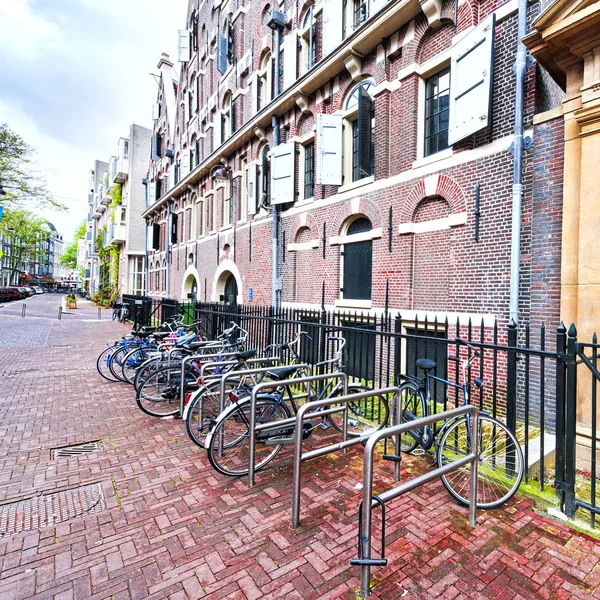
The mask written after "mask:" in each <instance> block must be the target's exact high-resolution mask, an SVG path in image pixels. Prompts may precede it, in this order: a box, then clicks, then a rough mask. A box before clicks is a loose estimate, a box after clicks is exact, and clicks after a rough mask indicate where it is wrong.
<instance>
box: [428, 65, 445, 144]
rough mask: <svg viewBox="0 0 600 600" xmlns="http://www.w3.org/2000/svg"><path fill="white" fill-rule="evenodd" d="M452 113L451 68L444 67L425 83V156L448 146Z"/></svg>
mask: <svg viewBox="0 0 600 600" xmlns="http://www.w3.org/2000/svg"><path fill="white" fill-rule="evenodd" d="M449 115H450V69H444V70H443V71H440V72H439V73H436V74H435V75H434V76H433V77H430V78H429V79H428V80H427V81H426V83H425V156H429V155H430V154H435V153H436V152H439V151H440V150H444V149H445V148H447V147H448V120H449Z"/></svg>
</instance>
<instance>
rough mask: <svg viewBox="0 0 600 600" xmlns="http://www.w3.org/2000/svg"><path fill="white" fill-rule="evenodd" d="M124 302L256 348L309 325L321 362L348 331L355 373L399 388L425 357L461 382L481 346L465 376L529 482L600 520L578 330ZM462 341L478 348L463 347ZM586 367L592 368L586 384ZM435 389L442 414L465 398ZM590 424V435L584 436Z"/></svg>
mask: <svg viewBox="0 0 600 600" xmlns="http://www.w3.org/2000/svg"><path fill="white" fill-rule="evenodd" d="M123 302H125V303H127V304H128V306H129V307H130V310H129V314H130V315H131V318H132V320H133V321H134V324H135V326H140V325H144V324H150V323H155V324H156V323H161V322H164V321H165V320H166V319H167V318H169V317H170V316H172V315H173V314H175V313H180V314H183V315H184V318H185V322H186V323H187V324H192V323H193V324H194V326H195V327H196V330H197V332H198V333H200V334H201V335H202V336H203V337H206V338H209V339H211V338H213V339H214V338H216V337H217V335H218V334H219V333H221V332H222V331H223V330H224V329H226V328H227V327H229V326H230V324H231V323H232V322H234V323H236V324H238V325H239V326H240V327H242V328H243V329H246V330H247V331H248V332H249V337H248V347H252V348H258V349H262V348H265V347H266V346H268V345H269V344H272V343H278V342H283V341H290V340H292V339H293V338H294V337H295V336H296V334H297V333H298V331H299V330H302V331H305V332H306V333H307V334H308V336H309V337H304V338H302V339H303V341H302V345H301V347H300V357H301V360H302V361H304V362H307V363H309V364H313V365H314V364H316V363H317V362H320V361H323V360H326V359H328V358H330V357H331V356H332V353H333V351H334V349H335V348H334V344H335V342H334V341H332V340H331V339H330V337H331V336H342V337H344V339H345V340H346V347H345V356H344V358H345V360H344V362H345V369H346V372H347V373H348V375H349V376H350V377H351V379H352V380H354V381H359V382H362V383H365V384H368V385H371V386H373V387H377V388H382V387H386V386H389V385H393V384H394V383H395V381H396V375H397V374H410V375H421V374H422V373H417V369H416V365H415V362H416V360H417V358H429V359H432V360H434V361H435V363H436V368H435V370H434V372H433V374H434V375H437V376H439V377H441V378H446V379H448V380H451V381H456V382H459V381H460V380H461V372H460V369H461V367H460V364H461V363H460V360H459V359H460V358H465V357H469V356H470V355H471V353H472V352H473V351H474V350H473V348H475V349H477V350H479V352H480V356H479V358H477V359H476V360H474V361H473V362H472V363H471V366H470V367H469V372H468V373H467V374H466V376H467V379H468V381H471V380H472V379H474V378H476V377H478V378H481V379H483V380H484V382H485V384H484V386H483V388H482V389H479V388H478V387H477V386H472V388H471V402H472V403H473V404H476V405H478V406H479V408H480V409H482V410H486V411H488V412H489V413H491V414H492V415H493V416H495V417H497V418H499V419H501V420H502V421H504V422H505V423H506V424H507V425H508V427H509V428H510V429H511V431H513V433H515V435H516V436H517V439H518V440H519V442H520V443H521V445H522V448H523V452H524V456H525V463H526V465H527V471H526V483H527V484H529V485H533V486H535V487H536V488H538V489H539V490H541V491H547V492H548V493H549V494H550V495H553V491H552V488H553V487H554V488H555V489H556V493H557V495H558V496H559V498H560V501H561V507H562V508H563V509H564V510H565V511H566V512H567V514H568V515H569V516H572V515H573V514H574V513H575V511H576V509H577V508H581V509H584V510H587V511H589V512H590V519H591V523H592V525H594V524H595V514H597V513H598V512H600V511H599V509H598V508H597V498H596V480H597V461H596V450H597V448H596V447H597V443H596V418H595V415H596V410H597V401H596V387H597V384H598V381H599V380H600V372H599V371H598V359H599V358H600V356H599V349H600V345H598V344H597V343H596V339H595V338H594V340H593V342H592V343H590V344H583V343H580V342H577V339H576V331H575V328H574V327H572V328H571V330H569V332H567V331H566V329H565V327H564V326H563V325H562V324H561V325H560V327H559V328H558V329H557V330H556V331H553V332H549V331H546V328H545V327H544V325H543V324H542V325H541V327H539V328H537V329H536V330H535V331H534V330H532V328H531V327H530V326H528V325H526V326H523V327H521V328H518V327H517V326H516V325H514V324H510V325H509V326H507V327H504V328H500V327H499V326H498V324H497V323H496V322H489V321H484V320H482V321H480V322H478V323H475V322H473V321H471V320H469V321H467V322H462V321H460V319H456V320H454V321H452V322H450V321H448V320H444V321H438V320H433V321H430V320H428V319H424V320H420V319H416V318H413V319H405V318H403V317H402V315H400V314H391V313H390V312H388V311H385V312H383V313H381V314H375V315H374V314H371V313H361V312H343V311H326V310H319V309H315V310H307V309H298V308H282V309H279V310H276V309H274V308H273V307H271V306H249V305H227V304H219V303H203V302H197V303H181V302H176V301H174V300H155V299H152V298H150V297H143V296H124V297H123ZM457 338H460V339H462V340H465V341H467V342H468V343H469V344H470V345H471V346H472V347H471V348H469V347H467V346H464V345H462V344H459V343H457V342H456V339H457ZM533 339H535V344H534V343H533V342H532V340H533ZM590 354H591V357H590V356H589V355H590ZM578 365H579V367H578ZM578 368H580V370H581V369H585V376H584V377H582V376H581V374H580V385H579V387H578V382H577V371H578ZM432 393H433V402H432V409H433V411H436V412H440V411H443V410H448V409H450V408H454V407H455V406H458V405H460V403H461V401H462V398H461V397H460V391H459V390H457V389H456V388H451V387H449V386H446V385H444V384H443V383H441V382H438V383H436V385H435V386H434V387H433V390H432ZM586 427H587V429H589V432H588V435H587V438H585V436H584V437H583V438H582V432H584V433H585V432H587V429H586ZM584 438H585V439H584ZM586 439H587V442H586V441H585V440H586ZM582 440H583V444H584V446H582ZM586 443H587V446H586V445H585V444H586ZM582 465H583V466H582ZM582 482H583V483H582Z"/></svg>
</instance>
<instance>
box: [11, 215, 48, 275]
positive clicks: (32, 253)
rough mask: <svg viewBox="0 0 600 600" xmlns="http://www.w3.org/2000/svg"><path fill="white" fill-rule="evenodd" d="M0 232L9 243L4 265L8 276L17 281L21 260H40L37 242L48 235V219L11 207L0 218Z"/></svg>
mask: <svg viewBox="0 0 600 600" xmlns="http://www.w3.org/2000/svg"><path fill="white" fill-rule="evenodd" d="M0 233H2V234H3V235H4V236H5V237H6V239H7V241H8V242H9V244H10V251H8V252H7V253H6V255H5V257H4V259H5V266H6V267H7V268H8V270H9V271H10V278H11V281H12V282H13V283H17V279H18V272H19V268H20V265H21V263H22V262H24V261H25V260H26V259H27V260H29V261H31V262H38V263H39V262H40V259H41V256H39V255H38V253H39V250H38V244H37V242H39V241H40V240H44V239H47V238H48V237H50V229H49V228H48V221H46V219H41V218H40V217H37V216H36V215H35V214H33V213H32V212H30V211H28V210H24V209H22V208H12V209H10V210H6V211H5V212H4V216H3V217H2V219H1V220H0Z"/></svg>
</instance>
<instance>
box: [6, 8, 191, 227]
mask: <svg viewBox="0 0 600 600" xmlns="http://www.w3.org/2000/svg"><path fill="white" fill-rule="evenodd" d="M186 10H187V0H170V2H169V3H168V5H167V3H165V2H164V1H163V0H103V1H100V0H60V1H56V0H52V1H50V2H49V1H48V0H10V1H9V2H0V23H2V35H0V56H2V61H0V122H8V123H9V125H10V126H11V128H13V129H14V130H15V131H17V132H18V133H20V134H21V135H22V136H23V137H24V138H25V140H26V141H27V142H28V143H29V144H31V145H32V146H34V147H36V148H37V149H38V162H39V166H40V169H41V171H42V172H43V173H46V175H47V178H48V183H49V187H50V189H51V191H52V192H53V193H54V194H56V195H57V196H62V197H73V198H76V199H79V198H81V199H82V200H83V201H85V200H86V199H87V172H88V170H89V169H90V168H91V167H92V162H93V160H94V159H96V158H99V159H101V160H107V159H108V158H109V157H110V156H111V155H112V154H114V153H115V150H116V145H117V140H118V138H119V137H121V136H123V135H127V133H128V131H129V125H130V124H131V123H138V124H140V125H144V126H146V127H150V126H151V124H152V122H151V106H152V104H153V103H154V102H155V100H156V83H155V82H154V80H153V78H152V77H150V76H149V72H154V71H156V63H157V62H158V59H159V57H160V54H161V52H163V51H166V52H168V53H169V54H171V56H174V55H175V51H176V43H177V30H178V29H179V28H183V27H184V26H185V19H186ZM77 208H79V210H81V218H84V217H85V211H86V207H85V204H84V203H80V204H79V206H77V203H73V211H76V210H77ZM55 220H56V221H60V219H59V218H58V217H57V218H56V219H55ZM80 220H81V219H77V220H76V221H75V220H74V219H72V218H71V219H69V220H65V226H66V227H69V228H75V227H76V225H77V223H78V222H79V221H80ZM67 221H68V222H67ZM69 223H70V224H69ZM57 227H59V224H57ZM62 233H64V234H65V235H67V236H70V235H71V234H72V232H71V231H68V232H67V231H63V232H62Z"/></svg>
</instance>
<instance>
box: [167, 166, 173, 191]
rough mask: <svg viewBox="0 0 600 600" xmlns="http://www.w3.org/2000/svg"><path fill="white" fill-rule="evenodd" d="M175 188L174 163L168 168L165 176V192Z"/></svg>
mask: <svg viewBox="0 0 600 600" xmlns="http://www.w3.org/2000/svg"><path fill="white" fill-rule="evenodd" d="M174 186H175V163H173V164H172V165H170V166H169V173H168V175H167V190H171V189H173V187H174Z"/></svg>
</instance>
